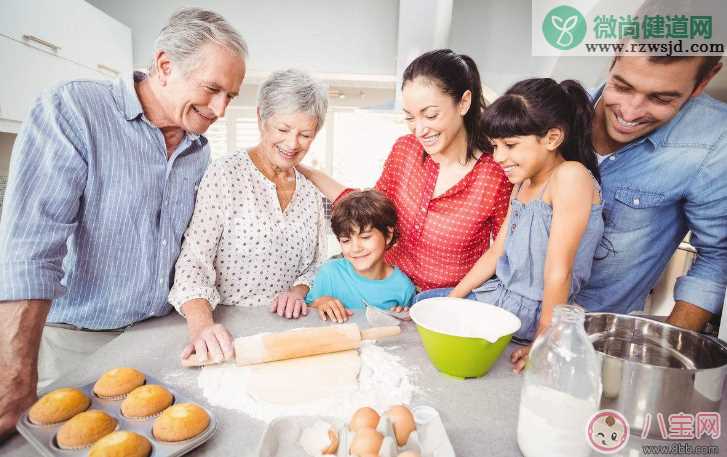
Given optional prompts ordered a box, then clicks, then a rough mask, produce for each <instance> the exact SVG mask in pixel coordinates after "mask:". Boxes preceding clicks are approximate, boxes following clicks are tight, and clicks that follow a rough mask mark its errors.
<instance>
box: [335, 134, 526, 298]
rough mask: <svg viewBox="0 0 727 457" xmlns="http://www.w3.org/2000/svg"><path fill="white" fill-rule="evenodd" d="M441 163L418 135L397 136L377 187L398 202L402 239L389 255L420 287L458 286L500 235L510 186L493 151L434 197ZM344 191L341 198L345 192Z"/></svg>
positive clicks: (397, 208)
mask: <svg viewBox="0 0 727 457" xmlns="http://www.w3.org/2000/svg"><path fill="white" fill-rule="evenodd" d="M438 174H439V164H437V163H436V162H435V161H433V160H432V159H431V158H430V157H429V156H428V155H426V154H425V153H424V150H423V148H422V145H421V143H419V141H417V139H416V137H414V135H406V136H403V137H401V138H399V139H398V140H397V141H396V143H395V144H394V146H393V148H392V150H391V153H390V154H389V157H388V158H387V159H386V162H385V163H384V170H383V172H382V173H381V177H380V178H379V180H378V181H377V183H376V188H377V189H378V190H379V191H381V192H383V193H384V194H386V196H388V197H389V198H390V199H391V200H392V201H393V202H394V206H396V212H397V216H398V218H399V221H398V228H399V233H400V238H399V241H398V242H397V243H396V245H395V246H394V247H392V248H391V249H390V250H389V251H387V253H386V260H387V262H389V263H390V264H392V265H396V266H397V267H399V268H400V269H401V270H402V271H403V272H404V273H406V275H407V276H409V278H411V280H412V281H413V282H414V284H415V285H416V286H417V287H418V288H419V289H420V290H427V289H433V288H437V287H453V286H455V285H456V284H457V283H458V282H459V281H460V280H461V279H462V278H463V277H464V275H465V274H467V272H468V271H469V270H470V269H471V268H472V266H474V264H475V262H477V259H479V258H480V256H482V254H483V253H484V252H485V250H486V249H487V248H488V247H489V245H490V238H493V239H494V238H495V237H496V236H497V232H498V230H500V225H501V224H502V223H503V221H504V220H505V216H506V215H507V208H508V202H509V200H510V192H511V190H512V185H511V184H510V182H509V181H508V180H507V177H506V176H505V173H504V172H503V171H502V167H500V166H499V165H498V164H497V163H496V162H495V161H494V160H493V159H492V156H491V155H488V154H483V155H482V156H481V157H480V158H479V159H478V161H477V163H476V164H475V166H474V168H472V170H471V171H470V172H469V173H468V174H467V175H465V177H464V178H462V179H461V180H460V181H459V182H458V183H456V184H455V185H454V186H452V187H451V188H450V189H448V190H447V191H446V192H444V193H443V194H441V195H439V196H437V197H433V195H434V187H435V184H436V183H437V176H438ZM346 193H347V192H343V193H342V194H341V195H340V196H339V197H338V199H337V201H338V200H340V198H341V197H342V196H343V195H345V194H346Z"/></svg>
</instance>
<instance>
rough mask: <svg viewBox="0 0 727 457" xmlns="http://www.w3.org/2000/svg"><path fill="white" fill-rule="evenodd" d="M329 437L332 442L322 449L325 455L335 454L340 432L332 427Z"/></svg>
mask: <svg viewBox="0 0 727 457" xmlns="http://www.w3.org/2000/svg"><path fill="white" fill-rule="evenodd" d="M328 438H330V439H331V444H330V445H328V447H327V448H325V449H323V450H322V451H321V454H323V455H326V454H335V453H336V451H337V450H338V432H336V429H335V428H333V427H331V429H330V430H328Z"/></svg>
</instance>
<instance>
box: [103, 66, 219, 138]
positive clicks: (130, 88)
mask: <svg viewBox="0 0 727 457" xmlns="http://www.w3.org/2000/svg"><path fill="white" fill-rule="evenodd" d="M146 78H147V74H146V73H144V72H141V71H135V72H134V73H133V75H132V79H131V81H129V80H128V79H126V78H119V79H118V80H116V82H115V83H114V90H113V94H114V98H115V99H116V103H117V104H118V106H119V107H120V108H121V110H122V111H123V113H124V117H125V118H126V120H127V121H133V120H135V119H137V118H138V117H139V116H142V115H143V114H144V110H143V109H142V107H141V101H139V96H138V95H137V94H136V89H135V88H134V85H135V84H136V83H137V82H139V81H142V80H144V79H146ZM185 133H186V136H187V138H188V139H189V141H190V142H193V141H196V142H197V144H199V145H200V146H204V145H205V144H206V143H207V139H206V138H205V137H203V136H202V135H198V134H196V133H192V132H185Z"/></svg>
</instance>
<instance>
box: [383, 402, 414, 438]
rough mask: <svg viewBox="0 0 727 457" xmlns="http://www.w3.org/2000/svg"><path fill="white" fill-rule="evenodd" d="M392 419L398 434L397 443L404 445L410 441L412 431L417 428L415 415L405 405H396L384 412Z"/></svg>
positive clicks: (395, 431)
mask: <svg viewBox="0 0 727 457" xmlns="http://www.w3.org/2000/svg"><path fill="white" fill-rule="evenodd" d="M384 415H385V416H388V417H389V419H391V423H392V424H393V425H394V434H395V435H396V444H398V445H399V446H403V445H405V444H406V442H407V441H409V435H410V434H411V432H413V431H414V430H416V428H417V427H416V424H415V423H414V415H413V414H412V413H411V411H409V408H407V407H406V406H404V405H396V406H392V407H391V408H389V410H388V411H386V412H385V413H384Z"/></svg>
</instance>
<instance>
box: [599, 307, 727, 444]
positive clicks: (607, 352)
mask: <svg viewBox="0 0 727 457" xmlns="http://www.w3.org/2000/svg"><path fill="white" fill-rule="evenodd" d="M585 326H586V332H587V333H588V335H589V336H590V338H591V342H593V346H594V347H595V349H596V351H598V353H599V355H600V356H601V362H602V365H601V376H602V378H603V395H602V396H601V408H602V409H614V410H616V411H619V412H620V413H621V414H623V415H624V417H626V419H627V420H628V422H629V424H630V426H631V430H632V431H634V432H635V433H638V434H641V432H642V431H643V429H644V426H645V424H646V421H647V416H649V415H651V425H650V429H649V436H652V437H657V438H658V437H661V435H660V432H659V427H658V425H657V424H658V422H657V417H658V416H657V415H658V414H659V413H661V414H662V415H663V418H664V421H665V422H666V421H668V417H669V415H670V414H675V413H688V414H696V413H698V412H707V411H714V412H718V411H719V407H720V403H721V399H722V391H723V388H724V383H725V379H726V378H727V344H725V343H723V342H721V341H720V340H718V339H716V338H712V337H709V336H706V335H701V334H699V333H696V332H691V331H689V330H684V329H680V328H678V327H674V326H672V325H669V324H665V323H663V322H659V321H656V320H652V319H648V318H645V317H637V316H626V315H620V314H611V313H589V314H587V315H586V322H585ZM666 423H668V422H666Z"/></svg>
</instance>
